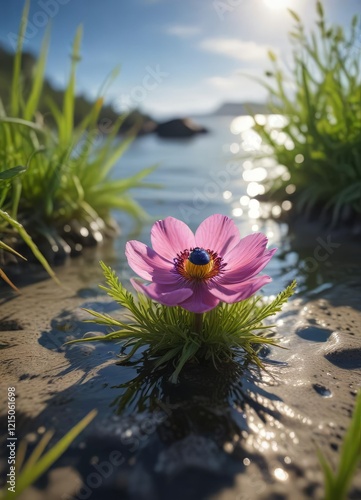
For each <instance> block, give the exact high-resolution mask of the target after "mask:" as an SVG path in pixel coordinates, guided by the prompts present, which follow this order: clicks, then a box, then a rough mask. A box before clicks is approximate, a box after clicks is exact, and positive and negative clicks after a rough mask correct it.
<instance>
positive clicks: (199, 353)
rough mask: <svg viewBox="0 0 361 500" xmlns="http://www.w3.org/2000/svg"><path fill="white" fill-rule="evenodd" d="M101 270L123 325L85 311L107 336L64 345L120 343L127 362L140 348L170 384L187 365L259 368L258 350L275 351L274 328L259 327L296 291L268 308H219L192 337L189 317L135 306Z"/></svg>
mask: <svg viewBox="0 0 361 500" xmlns="http://www.w3.org/2000/svg"><path fill="white" fill-rule="evenodd" d="M101 267H102V269H103V271H104V276H105V279H106V282H107V285H108V286H100V288H101V289H102V290H104V291H106V292H107V294H108V295H109V296H110V297H112V298H113V299H114V300H115V301H116V302H117V303H118V304H119V305H120V306H121V307H124V308H125V309H127V311H129V313H127V314H126V315H125V316H126V318H127V320H129V321H122V320H120V319H119V320H118V319H115V318H113V317H111V316H109V315H108V314H102V313H98V312H96V311H91V310H86V311H87V312H89V313H90V314H91V315H92V316H93V317H94V319H92V320H89V322H92V323H97V324H99V325H107V326H109V327H111V328H112V331H111V332H110V333H109V334H108V335H106V336H99V337H91V338H84V339H77V340H73V341H70V343H73V342H89V341H108V340H116V341H121V342H122V343H123V345H124V346H126V347H131V351H130V354H129V356H128V359H129V358H130V357H131V356H133V355H134V354H135V353H136V351H137V350H138V349H139V348H141V347H146V348H147V349H148V352H149V355H150V357H156V358H158V360H157V363H156V367H160V366H162V365H164V364H166V363H173V366H174V372H173V375H172V377H171V380H172V381H173V382H175V381H176V380H177V379H178V375H179V373H180V372H181V370H182V368H183V367H184V365H185V364H186V363H187V362H188V361H190V360H201V359H204V360H209V361H211V362H213V364H214V365H215V366H217V364H218V363H219V362H221V361H224V360H227V359H233V358H234V357H235V356H243V357H248V358H249V360H250V361H251V362H252V363H255V364H257V365H258V366H260V367H263V365H262V363H261V361H260V359H259V357H258V355H257V351H258V348H259V347H260V346H261V345H263V344H271V345H277V343H276V341H275V340H273V339H272V338H270V335H271V334H272V333H273V328H274V325H266V324H264V321H265V320H266V318H268V317H269V316H273V315H274V314H275V313H276V312H279V311H281V308H282V306H283V304H285V303H286V302H287V300H288V299H289V298H290V297H291V295H292V294H293V293H294V291H295V287H296V282H295V281H294V282H293V283H292V284H291V285H290V286H288V287H287V288H286V289H285V290H284V291H283V292H282V293H280V294H279V295H278V296H277V297H276V298H275V299H274V300H273V301H272V302H271V303H267V302H265V301H264V300H263V299H262V298H261V297H251V298H249V299H247V300H244V301H241V302H238V303H235V304H225V303H221V304H219V305H218V307H216V308H215V309H213V310H211V311H209V312H208V313H206V314H204V315H203V316H204V319H203V323H202V328H201V330H200V331H197V329H196V328H195V324H194V314H193V313H191V312H189V311H187V310H185V309H183V308H181V307H179V306H177V307H168V306H164V305H161V304H159V303H157V302H153V301H151V300H150V299H149V298H148V297H145V296H144V295H143V294H137V300H135V299H134V296H133V294H132V293H130V292H129V291H128V290H126V289H125V288H124V286H123V285H122V284H121V283H120V281H119V279H118V277H117V276H116V274H115V272H114V271H113V270H112V269H111V268H110V267H108V266H107V265H105V264H104V263H103V262H101Z"/></svg>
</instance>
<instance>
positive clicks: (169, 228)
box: [150, 217, 195, 262]
mask: <svg viewBox="0 0 361 500" xmlns="http://www.w3.org/2000/svg"><path fill="white" fill-rule="evenodd" d="M150 237H151V241H152V246H153V248H154V250H155V251H156V252H157V253H158V254H159V255H161V256H163V257H165V258H166V259H169V260H171V261H172V262H173V259H174V258H175V257H176V256H177V254H178V253H180V252H183V250H186V249H190V248H194V247H195V240H194V234H193V233H192V231H191V230H190V229H189V227H188V226H187V224H185V223H184V222H182V221H180V220H178V219H175V218H174V217H167V218H166V219H164V220H159V221H157V222H156V223H155V224H153V227H152V230H151V233H150Z"/></svg>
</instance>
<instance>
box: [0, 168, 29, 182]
mask: <svg viewBox="0 0 361 500" xmlns="http://www.w3.org/2000/svg"><path fill="white" fill-rule="evenodd" d="M26 168H27V167H22V166H20V165H19V166H17V167H12V168H8V169H7V170H3V171H2V172H0V181H4V180H8V179H12V178H13V177H16V176H18V175H20V174H22V173H23V172H25V171H26Z"/></svg>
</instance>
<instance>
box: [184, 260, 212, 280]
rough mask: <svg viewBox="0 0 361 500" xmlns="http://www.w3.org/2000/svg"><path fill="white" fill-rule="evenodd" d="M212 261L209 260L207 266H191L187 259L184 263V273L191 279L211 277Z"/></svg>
mask: <svg viewBox="0 0 361 500" xmlns="http://www.w3.org/2000/svg"><path fill="white" fill-rule="evenodd" d="M213 266H214V261H213V260H210V261H209V262H208V264H203V265H199V264H193V263H192V262H191V261H190V260H189V259H187V260H186V261H185V262H184V271H185V273H186V274H187V275H188V276H189V277H190V278H193V279H205V278H208V277H210V275H212V270H213Z"/></svg>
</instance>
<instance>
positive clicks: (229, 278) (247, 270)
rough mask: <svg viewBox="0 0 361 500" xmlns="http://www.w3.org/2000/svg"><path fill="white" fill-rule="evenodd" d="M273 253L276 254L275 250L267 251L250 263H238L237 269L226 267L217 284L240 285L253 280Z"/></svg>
mask: <svg viewBox="0 0 361 500" xmlns="http://www.w3.org/2000/svg"><path fill="white" fill-rule="evenodd" d="M275 252H277V248H273V249H272V250H268V251H266V252H265V253H264V254H263V255H262V254H261V255H259V256H258V257H255V258H254V259H253V260H251V261H248V262H247V261H246V262H245V263H243V262H238V265H237V267H236V266H234V267H233V269H232V268H231V269H230V266H228V265H227V266H226V268H225V269H224V274H223V275H221V276H219V279H218V281H219V283H220V284H222V285H228V284H232V283H240V282H243V281H247V280H249V279H250V278H253V277H254V276H255V275H256V274H258V273H260V272H261V271H262V270H263V269H264V268H265V267H266V265H267V264H268V263H269V261H270V260H271V258H272V257H273V255H274V254H275ZM233 262H234V261H233Z"/></svg>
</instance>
